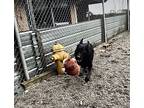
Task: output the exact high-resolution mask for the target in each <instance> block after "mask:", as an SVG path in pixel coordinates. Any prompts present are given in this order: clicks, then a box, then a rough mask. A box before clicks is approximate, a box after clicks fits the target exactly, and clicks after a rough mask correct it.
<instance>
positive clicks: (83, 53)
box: [74, 39, 90, 64]
mask: <svg viewBox="0 0 144 108" xmlns="http://www.w3.org/2000/svg"><path fill="white" fill-rule="evenodd" d="M89 46H90V43H89V41H88V42H87V43H83V39H81V41H80V42H79V44H78V45H77V47H76V50H75V54H74V56H75V58H76V60H77V62H78V64H81V63H82V61H83V60H84V59H86V58H87V53H88V50H89Z"/></svg>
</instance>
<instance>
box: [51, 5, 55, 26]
mask: <svg viewBox="0 0 144 108" xmlns="http://www.w3.org/2000/svg"><path fill="white" fill-rule="evenodd" d="M51 17H52V23H53V27H55V20H54V14H53V7H51Z"/></svg>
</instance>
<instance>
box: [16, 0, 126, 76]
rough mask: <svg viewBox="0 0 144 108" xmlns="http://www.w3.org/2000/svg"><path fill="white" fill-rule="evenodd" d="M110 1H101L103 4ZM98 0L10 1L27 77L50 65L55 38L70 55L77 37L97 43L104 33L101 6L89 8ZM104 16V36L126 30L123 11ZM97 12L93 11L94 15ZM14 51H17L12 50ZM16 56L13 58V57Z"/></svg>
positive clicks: (46, 68)
mask: <svg viewBox="0 0 144 108" xmlns="http://www.w3.org/2000/svg"><path fill="white" fill-rule="evenodd" d="M108 1H112V0H104V2H105V3H107V2H108ZM101 2H102V1H101V0H14V3H15V18H16V22H17V29H18V31H17V32H18V33H19V38H20V42H21V46H20V47H21V50H22V53H23V56H24V59H23V60H24V62H25V65H26V68H27V69H24V67H21V68H23V70H24V72H26V73H27V74H28V76H27V77H28V78H26V79H31V78H32V77H34V76H35V75H38V74H41V73H42V72H44V71H47V70H48V69H49V68H50V66H51V65H52V64H53V62H52V61H51V59H50V57H51V55H52V52H51V48H52V45H53V44H54V43H55V41H58V42H60V43H61V44H63V45H64V46H65V50H66V51H67V52H69V53H70V54H71V55H72V54H73V52H74V50H75V47H76V45H77V44H78V42H79V40H81V38H84V41H85V42H86V41H87V40H89V41H90V42H91V43H92V44H93V45H94V44H97V43H98V42H101V40H102V37H103V36H104V35H103V33H104V28H103V26H104V25H103V19H102V7H101V8H97V9H99V10H101V11H100V12H101V13H100V12H98V11H97V10H96V9H95V10H94V9H93V7H96V5H93V4H99V5H100V6H102V4H101ZM113 12H114V11H112V10H110V13H109V14H108V13H106V15H105V17H106V18H105V20H106V21H105V24H106V25H105V26H106V36H107V37H108V38H110V37H111V36H113V35H115V34H116V33H119V32H122V31H124V30H126V13H125V9H123V10H122V11H121V12H119V13H113ZM95 13H97V14H95ZM16 52H17V51H16ZM16 58H17V57H16Z"/></svg>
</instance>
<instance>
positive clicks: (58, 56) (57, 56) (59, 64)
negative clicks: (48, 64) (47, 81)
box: [52, 42, 70, 74]
mask: <svg viewBox="0 0 144 108" xmlns="http://www.w3.org/2000/svg"><path fill="white" fill-rule="evenodd" d="M52 50H53V55H52V61H54V62H55V64H56V68H57V72H58V74H64V65H63V61H64V60H66V59H68V58H70V55H69V54H68V53H67V52H65V51H64V46H63V45H61V44H59V43H57V42H56V43H55V44H54V45H53V47H52Z"/></svg>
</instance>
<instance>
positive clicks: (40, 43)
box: [27, 0, 46, 69]
mask: <svg viewBox="0 0 144 108" xmlns="http://www.w3.org/2000/svg"><path fill="white" fill-rule="evenodd" d="M27 2H28V7H29V13H30V19H31V24H32V30H33V31H34V33H35V38H36V41H37V44H38V50H39V53H40V60H41V63H42V67H43V68H44V69H45V68H46V59H45V57H44V55H45V54H44V49H43V44H42V39H41V34H40V33H39V31H38V30H37V27H36V22H35V17H34V11H33V5H32V0H27ZM32 41H33V40H32ZM35 57H36V55H35ZM36 62H37V61H36Z"/></svg>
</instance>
